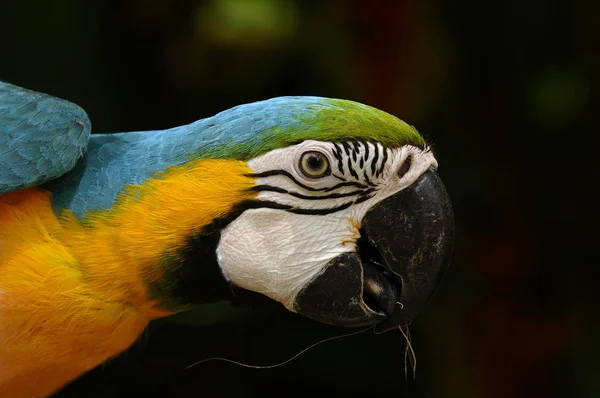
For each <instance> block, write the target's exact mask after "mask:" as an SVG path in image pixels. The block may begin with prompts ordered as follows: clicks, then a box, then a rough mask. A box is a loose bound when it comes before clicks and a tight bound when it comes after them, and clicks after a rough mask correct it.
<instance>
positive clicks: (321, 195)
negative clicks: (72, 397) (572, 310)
mask: <svg viewBox="0 0 600 398" xmlns="http://www.w3.org/2000/svg"><path fill="white" fill-rule="evenodd" d="M90 133H91V123H90V120H89V118H88V116H87V115H86V113H85V112H84V110H83V109H81V108H80V107H79V106H77V105H75V104H73V103H71V102H68V101H66V100H62V99H59V98H56V97H53V96H50V95H46V94H42V93H38V92H35V91H30V90H27V89H24V88H20V87H17V86H14V85H11V84H9V83H5V82H0V396H2V397H15V398H18V397H45V396H48V395H50V394H52V393H54V392H56V391H57V390H58V389H60V388H61V387H62V386H64V385H65V384H66V383H68V382H69V381H71V380H73V379H75V378H77V377H78V376H80V375H81V374H83V373H84V372H86V371H88V370H90V369H92V368H93V367H95V366H97V365H99V364H102V363H103V362H105V361H107V360H108V359H110V358H112V357H114V356H116V355H117V354H119V353H120V352H122V351H124V350H125V349H127V348H128V347H129V346H130V345H132V344H133V343H134V342H135V341H136V339H138V337H139V336H140V335H141V334H142V332H143V331H144V329H145V328H146V327H147V325H148V324H149V322H150V321H152V320H153V319H157V318H161V317H165V316H168V315H171V314H175V313H178V312H181V311H185V310H188V309H190V308H193V307H194V306H196V305H198V304H202V303H214V302H218V301H222V300H237V301H243V300H245V299H246V298H248V299H250V297H251V295H259V296H261V297H264V298H266V299H268V300H275V301H277V302H279V303H281V304H282V305H283V306H284V307H285V308H286V309H287V310H289V311H293V312H296V313H298V314H301V315H304V316H306V317H309V318H312V319H313V320H316V321H319V322H323V323H327V324H331V325H339V326H352V327H357V326H365V325H377V326H378V327H379V328H380V329H381V330H387V329H390V328H393V327H397V326H398V325H402V324H405V323H407V322H408V321H409V320H410V319H411V318H412V317H414V316H415V314H416V313H417V312H418V311H419V310H420V309H421V308H422V307H423V305H424V304H425V303H426V302H427V301H428V300H429V298H430V297H431V295H432V294H433V292H434V291H435V290H436V288H437V286H438V284H439V282H440V280H441V278H442V276H443V274H444V273H445V271H446V269H447V267H448V264H449V261H450V257H451V252H452V246H453V239H454V225H453V215H452V207H451V204H450V200H449V198H448V194H447V192H446V190H445V188H444V185H443V183H442V182H441V179H440V178H439V176H438V174H437V173H436V170H437V168H438V163H437V161H436V159H435V156H434V154H433V153H432V151H431V150H430V148H429V146H428V145H427V143H426V142H425V140H424V138H423V137H422V136H421V135H420V134H419V133H418V132H417V130H416V129H415V128H413V127H411V126H410V125H408V124H406V123H404V122H403V121H401V120H400V119H398V118H396V117H394V116H392V115H390V114H388V113H385V112H383V111H381V110H378V109H375V108H373V107H370V106H367V105H363V104H360V103H357V102H352V101H348V100H340V99H331V98H322V97H280V98H273V99H269V100H264V101H259V102H254V103H250V104H245V105H240V106H237V107H234V108H232V109H229V110H226V111H223V112H221V113H219V114H217V115H215V116H213V117H209V118H206V119H201V120H198V121H196V122H194V123H191V124H189V125H185V126H180V127H175V128H172V129H168V130H163V131H147V132H129V133H118V134H94V135H91V134H90Z"/></svg>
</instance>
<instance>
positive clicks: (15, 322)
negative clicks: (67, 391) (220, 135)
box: [0, 160, 256, 398]
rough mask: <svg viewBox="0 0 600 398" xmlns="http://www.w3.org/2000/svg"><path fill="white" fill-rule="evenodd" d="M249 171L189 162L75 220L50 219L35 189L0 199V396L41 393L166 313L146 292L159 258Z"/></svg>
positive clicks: (240, 188) (220, 204) (222, 211)
mask: <svg viewBox="0 0 600 398" xmlns="http://www.w3.org/2000/svg"><path fill="white" fill-rule="evenodd" d="M250 172H251V170H250V169H249V168H248V167H247V166H246V165H245V163H244V162H239V161H228V160H200V161H193V162H190V163H188V164H186V165H184V166H178V167H173V168H171V169H169V170H167V171H166V172H164V173H160V174H158V175H156V176H155V177H154V178H152V179H149V180H148V181H146V182H144V183H143V184H141V185H137V186H130V187H128V188H127V189H126V190H125V191H124V192H123V193H122V194H121V195H120V196H119V197H118V198H117V201H116V203H115V205H114V206H113V208H112V209H109V210H104V211H96V212H92V213H89V214H86V215H85V216H84V217H83V218H82V219H81V220H80V219H77V218H76V217H75V216H74V215H73V214H72V213H70V212H65V213H64V214H61V215H60V216H59V217H57V216H56V215H55V214H54V212H53V211H52V207H51V204H50V194H49V193H48V192H46V191H43V190H41V189H37V188H30V189H25V190H21V191H17V192H12V193H8V194H4V195H0V396H2V397H4V396H6V397H15V398H18V397H30V396H35V397H44V396H47V395H49V394H51V393H53V392H55V391H56V390H57V389H59V388H60V387H62V386H63V385H65V384H66V383H68V382H69V381H71V380H72V379H74V378H76V377H78V376H79V375H81V374H82V373H84V372H86V371H87V370H89V369H91V368H93V367H95V366H97V365H99V364H101V363H103V362H104V361H106V360H107V359H109V358H111V357H114V356H115V355H117V354H119V353H120V352H122V351H123V350H125V349H126V348H127V347H129V346H130V345H131V344H132V343H133V342H135V340H136V339H137V338H138V337H139V336H140V334H141V333H142V332H143V330H144V329H145V327H146V326H147V325H148V322H149V321H150V320H152V319H154V318H158V317H161V316H166V315H169V313H168V312H166V311H165V310H163V309H161V308H160V302H159V301H156V300H152V299H150V298H149V297H148V295H147V292H148V283H149V282H151V281H153V280H156V279H157V278H159V277H160V276H161V264H160V259H161V257H163V256H164V254H171V255H174V256H176V255H177V253H178V250H179V249H180V248H181V247H182V246H183V245H184V244H185V243H186V240H187V238H188V237H189V236H190V235H192V234H194V232H196V231H199V230H200V229H201V228H202V227H203V226H205V225H207V224H209V223H210V222H212V220H214V219H215V218H218V217H222V216H224V215H226V214H227V213H228V211H229V210H230V209H231V208H232V207H233V206H234V205H235V204H237V203H239V202H241V201H243V200H245V199H251V198H252V197H254V196H255V195H256V194H255V193H252V192H250V191H249V190H248V188H250V187H252V186H253V185H254V181H253V179H251V178H249V177H247V176H246V175H247V174H248V173H250ZM199 266H201V265H200V264H199Z"/></svg>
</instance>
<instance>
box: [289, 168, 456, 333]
mask: <svg viewBox="0 0 600 398" xmlns="http://www.w3.org/2000/svg"><path fill="white" fill-rule="evenodd" d="M453 243H454V218H453V213H452V206H451V204H450V199H449V197H448V194H447V192H446V189H445V188H444V185H443V183H442V181H441V179H440V178H439V176H438V175H437V173H436V172H435V171H434V170H433V169H429V170H428V171H426V172H425V173H423V175H422V176H421V177H420V178H419V179H418V180H417V181H416V182H415V183H413V184H412V185H411V186H410V187H408V188H406V189H404V190H402V191H400V192H398V193H397V194H394V195H393V196H390V197H388V198H386V199H385V200H383V201H382V202H381V203H379V204H377V205H376V206H374V207H373V208H372V209H371V210H369V212H368V213H367V215H366V216H365V218H364V219H363V222H362V229H361V239H359V241H358V242H357V246H358V253H345V254H342V255H340V256H338V257H336V258H335V259H333V260H332V261H331V262H330V263H329V264H328V266H327V267H326V268H325V269H324V271H323V272H322V273H321V274H320V275H319V276H317V277H316V278H315V279H314V280H313V281H312V282H311V283H310V284H309V285H307V286H306V287H305V288H304V289H303V290H302V291H301V292H300V294H299V295H298V297H297V299H296V306H295V307H296V311H297V312H299V313H300V314H303V315H306V316H308V317H310V318H313V319H315V320H317V321H321V322H325V323H329V324H334V325H340V326H364V325H372V324H375V323H378V324H379V325H378V329H381V330H388V329H391V328H394V327H397V326H399V325H403V324H406V323H408V322H409V321H410V319H411V318H412V317H414V316H415V315H416V314H417V313H418V312H419V311H420V310H421V309H422V308H423V306H424V305H425V303H426V302H427V301H428V300H429V299H430V298H431V296H432V295H433V293H434V292H435V290H436V289H437V287H438V285H439V283H440V281H441V279H442V277H443V275H444V274H445V271H446V269H447V268H448V265H449V263H450V257H451V255H452V249H453Z"/></svg>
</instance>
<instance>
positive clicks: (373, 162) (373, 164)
mask: <svg viewBox="0 0 600 398" xmlns="http://www.w3.org/2000/svg"><path fill="white" fill-rule="evenodd" d="M378 160H379V147H378V146H377V145H375V150H374V152H373V160H371V175H372V176H374V177H376V175H375V170H376V169H377V161H378Z"/></svg>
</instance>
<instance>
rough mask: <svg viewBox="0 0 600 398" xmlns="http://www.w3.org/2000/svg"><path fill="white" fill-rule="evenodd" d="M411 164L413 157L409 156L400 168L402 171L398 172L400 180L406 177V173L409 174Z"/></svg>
mask: <svg viewBox="0 0 600 398" xmlns="http://www.w3.org/2000/svg"><path fill="white" fill-rule="evenodd" d="M411 164H412V155H408V156H407V157H406V159H404V162H403V163H402V166H400V170H398V178H402V177H404V175H405V174H406V173H408V170H410V166H411Z"/></svg>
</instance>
